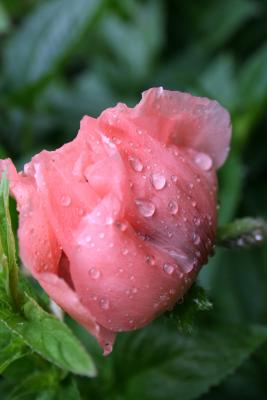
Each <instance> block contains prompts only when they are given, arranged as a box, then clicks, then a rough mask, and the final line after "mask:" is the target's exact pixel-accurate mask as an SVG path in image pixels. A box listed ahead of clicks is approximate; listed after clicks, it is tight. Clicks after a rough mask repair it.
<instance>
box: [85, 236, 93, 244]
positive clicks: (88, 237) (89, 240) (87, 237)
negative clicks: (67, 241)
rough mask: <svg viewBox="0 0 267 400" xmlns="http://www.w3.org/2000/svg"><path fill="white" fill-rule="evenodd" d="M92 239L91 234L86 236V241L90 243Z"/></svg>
mask: <svg viewBox="0 0 267 400" xmlns="http://www.w3.org/2000/svg"><path fill="white" fill-rule="evenodd" d="M91 240H92V238H91V236H89V235H88V236H86V237H85V241H86V243H90V242H91Z"/></svg>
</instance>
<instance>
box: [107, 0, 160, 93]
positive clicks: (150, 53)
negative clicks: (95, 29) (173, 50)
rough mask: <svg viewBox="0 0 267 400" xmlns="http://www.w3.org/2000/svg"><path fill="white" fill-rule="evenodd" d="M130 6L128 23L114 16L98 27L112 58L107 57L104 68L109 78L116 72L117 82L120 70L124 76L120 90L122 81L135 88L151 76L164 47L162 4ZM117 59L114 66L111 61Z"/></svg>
mask: <svg viewBox="0 0 267 400" xmlns="http://www.w3.org/2000/svg"><path fill="white" fill-rule="evenodd" d="M128 3H130V6H129V11H130V16H129V17H130V18H128V20H123V19H122V18H120V17H119V16H118V15H116V14H115V13H113V14H111V15H109V16H107V17H106V18H105V19H103V21H102V23H101V24H100V26H99V31H100V36H102V37H103V39H104V42H105V44H106V46H108V48H109V49H110V52H111V53H112V57H110V56H108V57H107V59H106V60H105V63H104V65H103V68H105V69H106V71H107V74H110V72H113V76H114V79H116V74H117V73H118V68H120V71H121V72H122V74H121V75H120V76H119V80H118V84H117V86H118V85H120V84H121V81H124V82H125V83H124V84H127V85H132V84H133V83H134V82H136V81H137V82H138V81H139V80H142V79H144V78H145V77H147V76H149V75H148V74H149V73H150V71H151V69H152V66H153V62H154V60H155V57H156V55H157V54H158V53H159V50H160V49H161V46H162V43H163V18H162V16H163V10H162V7H161V2H160V1H155V0H152V1H151V0H150V1H147V2H146V3H143V4H142V3H140V4H138V3H137V2H132V1H130V2H128ZM114 58H115V60H116V62H115V63H113V64H112V62H110V61H111V60H112V59H114ZM105 64H107V65H105ZM112 70H113V71H112ZM129 76H130V81H129ZM117 79H118V77H117ZM126 82H127V83H126Z"/></svg>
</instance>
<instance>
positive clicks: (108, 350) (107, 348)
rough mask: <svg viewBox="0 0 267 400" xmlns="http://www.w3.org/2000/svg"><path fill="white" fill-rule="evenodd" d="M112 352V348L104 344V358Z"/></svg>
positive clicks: (110, 345)
mask: <svg viewBox="0 0 267 400" xmlns="http://www.w3.org/2000/svg"><path fill="white" fill-rule="evenodd" d="M112 350H113V346H112V344H111V343H105V346H104V356H107V355H108V354H110V353H111V352H112Z"/></svg>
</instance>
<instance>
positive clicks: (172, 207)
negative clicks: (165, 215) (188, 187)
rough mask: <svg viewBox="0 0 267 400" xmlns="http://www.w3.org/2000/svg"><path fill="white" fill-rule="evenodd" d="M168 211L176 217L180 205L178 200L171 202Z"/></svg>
mask: <svg viewBox="0 0 267 400" xmlns="http://www.w3.org/2000/svg"><path fill="white" fill-rule="evenodd" d="M168 210H169V212H170V213H171V214H172V215H176V214H177V212H178V204H177V201H176V200H171V201H169V204H168Z"/></svg>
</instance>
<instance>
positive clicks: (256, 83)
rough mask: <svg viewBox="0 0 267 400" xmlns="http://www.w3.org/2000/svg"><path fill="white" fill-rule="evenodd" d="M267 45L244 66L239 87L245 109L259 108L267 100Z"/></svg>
mask: <svg viewBox="0 0 267 400" xmlns="http://www.w3.org/2000/svg"><path fill="white" fill-rule="evenodd" d="M266 68H267V44H266V43H264V44H263V46H262V47H261V48H260V49H259V50H258V51H257V52H255V54H253V55H252V56H251V57H250V58H249V59H248V61H247V62H246V64H245V65H244V66H243V68H242V70H241V73H240V76H239V79H238V85H239V89H240V98H241V99H242V104H243V106H245V107H252V106H259V104H261V102H262V101H263V100H264V99H266V97H267V95H266V89H267V75H266Z"/></svg>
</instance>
